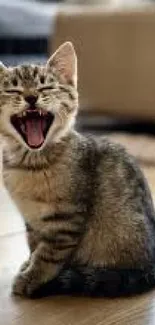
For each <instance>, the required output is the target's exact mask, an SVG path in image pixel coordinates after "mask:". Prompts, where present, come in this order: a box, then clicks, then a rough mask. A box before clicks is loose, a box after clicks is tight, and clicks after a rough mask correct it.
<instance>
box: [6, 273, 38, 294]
mask: <svg viewBox="0 0 155 325" xmlns="http://www.w3.org/2000/svg"><path fill="white" fill-rule="evenodd" d="M39 286H40V284H39V283H38V282H37V280H36V278H35V277H34V276H33V275H32V274H31V273H28V272H27V273H26V272H20V273H18V274H17V276H16V277H15V279H14V282H13V286H12V292H13V294H15V295H20V296H31V295H32V294H33V292H34V291H35V290H37V289H38V288H39Z"/></svg>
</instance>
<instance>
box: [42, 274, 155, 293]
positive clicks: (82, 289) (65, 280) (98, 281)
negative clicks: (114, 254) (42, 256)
mask: <svg viewBox="0 0 155 325" xmlns="http://www.w3.org/2000/svg"><path fill="white" fill-rule="evenodd" d="M153 287H155V268H151V269H150V270H148V269H147V270H144V269H123V270H122V269H121V270H120V269H118V270H117V269H101V268H91V269H85V268H69V269H65V270H63V272H62V273H61V274H60V275H59V277H58V278H57V279H55V280H53V281H51V283H50V284H49V283H48V284H47V286H45V287H44V288H42V290H41V291H40V294H41V295H47V294H48V295H49V294H50V295H51V294H69V295H85V296H96V297H98V296H102V297H118V296H129V295H134V294H138V293H143V292H146V291H148V290H150V289H151V288H153Z"/></svg>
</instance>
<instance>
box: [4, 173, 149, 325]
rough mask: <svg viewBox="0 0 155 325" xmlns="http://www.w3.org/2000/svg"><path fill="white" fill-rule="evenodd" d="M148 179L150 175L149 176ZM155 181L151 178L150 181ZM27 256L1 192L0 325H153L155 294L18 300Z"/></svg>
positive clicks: (19, 224)
mask: <svg viewBox="0 0 155 325" xmlns="http://www.w3.org/2000/svg"><path fill="white" fill-rule="evenodd" d="M148 177H149V173H148ZM150 179H151V181H153V179H152V177H150ZM154 181H155V180H154ZM27 254H28V250H27V246H26V241H25V236H24V227H23V224H22V221H21V219H20V216H19V214H18V213H17V211H16V209H15V208H14V206H13V205H12V204H11V202H10V201H9V200H8V198H7V195H6V193H5V192H4V190H3V189H2V190H1V192H0V259H1V260H0V325H32V324H33V325H35V324H37V325H49V324H50V325H88V324H89V325H103V324H104V325H154V324H155V291H154V292H151V293H149V294H145V295H141V296H137V297H134V298H125V299H124V298H123V299H93V298H90V299H88V298H72V297H54V298H53V297H51V298H49V297H48V298H44V299H38V300H28V299H25V298H17V297H16V298H15V297H12V296H11V294H10V288H11V282H12V278H13V276H14V274H15V273H16V272H17V269H18V267H19V265H20V264H21V262H22V261H23V260H24V259H25V258H26V256H27Z"/></svg>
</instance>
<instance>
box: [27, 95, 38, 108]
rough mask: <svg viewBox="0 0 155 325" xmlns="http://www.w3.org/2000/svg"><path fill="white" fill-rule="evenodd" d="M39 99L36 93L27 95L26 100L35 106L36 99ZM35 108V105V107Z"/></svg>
mask: <svg viewBox="0 0 155 325" xmlns="http://www.w3.org/2000/svg"><path fill="white" fill-rule="evenodd" d="M37 99H38V96H35V95H29V96H25V101H26V102H27V103H28V104H30V105H31V106H32V108H33V106H34V105H35V103H36V101H37ZM34 108H35V107H34Z"/></svg>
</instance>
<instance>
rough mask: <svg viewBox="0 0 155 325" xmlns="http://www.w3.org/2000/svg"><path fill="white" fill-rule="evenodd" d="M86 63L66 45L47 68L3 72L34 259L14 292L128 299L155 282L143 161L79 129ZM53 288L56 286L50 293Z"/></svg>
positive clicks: (10, 139) (11, 160)
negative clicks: (80, 68) (46, 290)
mask: <svg viewBox="0 0 155 325" xmlns="http://www.w3.org/2000/svg"><path fill="white" fill-rule="evenodd" d="M77 109H78V91H77V59H76V54H75V51H74V48H73V45H72V44H71V43H69V42H67V43H65V44H63V45H62V46H61V47H60V48H59V49H58V50H57V51H56V52H55V54H54V55H53V56H52V57H51V58H50V59H49V61H48V62H47V64H46V65H45V66H34V65H28V66H17V67H14V68H7V67H5V66H3V65H2V64H1V66H0V133H1V135H2V136H3V138H4V159H3V161H4V169H3V174H4V183H5V186H6V188H7V190H8V191H9V193H10V195H11V197H12V198H13V200H14V201H15V203H16V205H17V207H18V209H19V210H20V212H21V214H22V215H23V217H24V220H25V225H26V229H27V238H28V244H29V247H30V257H29V260H28V261H26V262H25V263H24V265H23V266H22V267H21V270H20V271H19V273H18V275H17V276H16V278H15V280H14V284H13V292H14V293H15V294H19V295H28V296H31V295H32V294H34V293H35V292H36V290H37V289H38V288H40V287H42V285H43V284H47V283H48V282H49V281H50V284H51V285H50V288H51V290H52V289H53V291H54V290H56V286H57V287H58V289H60V291H61V292H78V291H80V292H83V293H84V294H103V295H111V296H115V295H122V294H131V293H134V292H140V291H143V290H145V289H148V288H150V287H151V286H153V285H154V284H155V239H154V238H155V219H154V215H155V214H154V209H153V204H152V199H151V195H150V191H149V189H148V185H147V183H146V180H145V179H144V176H143V175H142V172H141V171H140V170H139V168H138V167H137V165H136V163H135V161H134V159H133V158H132V157H130V156H129V154H128V153H127V152H126V151H125V150H124V149H123V148H122V147H121V146H119V145H116V144H113V143H110V142H109V141H108V140H107V139H105V138H100V139H96V138H93V137H85V136H83V135H81V134H78V133H77V132H76V131H75V130H74V121H75V117H76V114H77ZM47 287H48V286H47Z"/></svg>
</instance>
